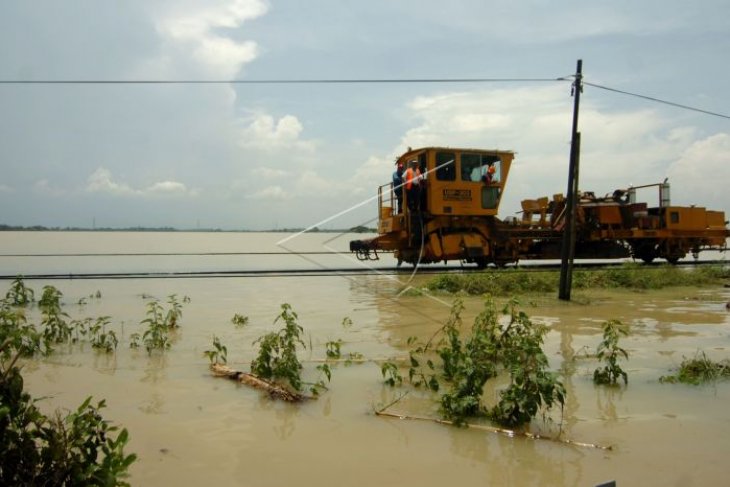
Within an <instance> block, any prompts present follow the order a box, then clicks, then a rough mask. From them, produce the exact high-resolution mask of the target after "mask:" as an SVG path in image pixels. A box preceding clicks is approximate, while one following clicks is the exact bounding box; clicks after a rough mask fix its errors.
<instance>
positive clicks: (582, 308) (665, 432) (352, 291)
mask: <svg viewBox="0 0 730 487" xmlns="http://www.w3.org/2000/svg"><path fill="white" fill-rule="evenodd" d="M224 237H225V236H224ZM68 238H70V239H71V240H73V237H68ZM135 238H136V237H135ZM201 238H202V237H201ZM4 244H8V242H7V241H6V242H4ZM14 244H17V245H19V246H20V245H21V244H22V243H17V242H15V243H14V242H10V243H9V244H8V245H5V246H4V248H3V250H4V252H5V253H11V252H8V250H7V249H8V248H11V247H12V245H14ZM22 245H25V244H22ZM39 245H40V244H39ZM216 245H217V246H218V247H217V248H227V247H226V246H227V245H233V244H230V242H222V241H218V243H217V244H216ZM41 247H42V246H41ZM92 247H93V246H92ZM143 247H144V246H142V247H141V248H143ZM69 248H71V247H69ZM145 248H146V247H145ZM186 259H187V258H186ZM29 262H30V263H31V264H32V266H37V267H38V268H41V267H42V266H43V265H44V263H43V262H38V260H37V259H33V260H28V261H26V262H20V263H19V262H18V261H17V260H13V261H12V262H10V261H9V260H7V259H6V260H0V270H1V268H2V266H5V267H7V268H12V269H13V271H14V272H17V271H15V270H14V269H15V268H17V267H24V266H27V265H29ZM53 265H55V266H58V267H62V266H64V265H65V266H69V267H74V268H78V267H77V263H74V264H73V265H71V264H69V263H68V261H66V262H60V263H59V262H55V263H54V264H53ZM136 265H141V264H140V263H139V262H137V263H136ZM181 265H182V266H185V265H187V263H183V264H181ZM196 265H197V266H201V267H202V266H204V264H201V263H194V264H193V267H194V266H196ZM221 265H224V263H221ZM82 266H86V267H87V268H92V267H93V266H94V264H93V263H89V262H88V261H86V262H85V263H84V262H82ZM103 266H105V268H126V267H128V266H129V261H124V262H118V261H117V262H104V263H103ZM20 270H22V269H20ZM135 270H137V269H135ZM407 279H408V275H402V276H399V277H398V278H394V277H392V276H382V275H380V276H379V275H368V276H346V277H342V276H329V277H325V276H309V277H301V276H299V277H247V278H241V277H235V278H215V279H188V278H185V279H113V280H112V279H106V280H69V279H65V280H56V281H31V282H29V283H28V284H30V285H31V286H32V287H33V288H34V289H36V291H37V292H39V291H40V289H41V287H42V286H43V285H44V284H49V283H50V284H53V285H55V286H57V287H58V288H59V289H61V290H62V291H63V293H64V302H65V303H66V305H65V309H66V311H67V312H68V313H69V314H70V315H71V317H72V318H81V317H85V316H100V315H109V316H111V317H112V321H113V324H112V327H113V329H115V330H116V331H117V333H118V334H119V336H120V345H119V348H118V349H117V351H116V353H114V354H100V353H97V352H96V351H94V350H93V349H92V348H91V347H90V346H89V345H88V344H82V345H76V346H72V347H61V348H60V349H59V350H58V351H57V353H55V354H54V355H52V356H51V357H48V358H45V359H40V360H34V361H29V362H26V363H25V368H24V375H25V378H26V386H27V388H28V390H29V391H30V392H31V393H32V394H33V395H34V396H36V397H45V399H44V400H43V401H42V402H41V405H42V407H43V408H44V409H45V410H46V411H49V412H50V411H52V410H53V409H54V408H57V407H60V408H68V409H71V408H75V407H76V406H78V405H79V404H80V403H81V402H82V401H83V400H84V399H85V398H86V397H87V396H89V395H93V396H94V397H95V398H98V399H101V398H104V399H106V402H107V408H106V409H105V410H104V411H105V412H104V415H105V417H106V418H107V419H109V420H111V421H113V422H114V423H116V424H118V425H123V426H124V427H126V428H127V429H128V430H129V432H130V436H131V440H130V443H129V445H128V448H127V449H128V451H130V452H132V451H133V452H135V453H137V455H138V456H139V460H138V461H137V462H136V463H135V464H134V465H133V466H132V468H131V475H132V476H131V479H130V480H131V483H132V485H168V484H172V485H174V484H177V485H201V484H208V485H213V484H215V485H251V486H281V485H301V486H307V485H333V484H336V483H337V484H346V485H363V486H366V485H367V486H370V485H399V486H403V485H418V486H430V485H434V486H435V485H440V486H443V485H452V484H458V485H535V486H537V485H571V486H573V485H574V486H586V485H587V486H590V485H596V484H599V483H601V482H605V481H608V480H616V481H617V483H618V485H725V484H727V482H728V480H727V479H728V475H729V474H730V466H729V464H728V462H727V455H728V453H729V452H730V412H729V409H728V407H727V404H728V400H729V399H730V384H728V383H727V382H720V383H716V384H712V385H708V386H701V387H692V386H686V385H680V384H675V385H673V384H660V383H659V382H658V378H659V377H660V376H661V375H665V374H668V373H670V372H671V371H672V368H673V367H676V366H677V365H678V364H679V363H680V362H681V360H682V358H683V357H691V356H693V355H694V354H695V353H696V352H697V351H698V350H704V351H705V352H706V353H707V354H708V356H710V357H711V358H714V359H721V358H726V357H730V326H729V325H730V313H728V312H727V311H726V309H725V303H726V302H727V301H728V299H730V290H728V289H724V288H715V289H672V290H666V291H659V292H656V291H652V292H646V293H636V292H628V291H610V292H609V291H593V292H590V293H577V295H576V296H575V299H574V302H572V303H563V302H560V301H558V300H557V299H555V297H554V296H545V295H542V296H529V297H523V298H521V301H522V309H524V310H525V311H526V312H527V313H528V314H529V315H530V316H531V318H532V319H533V320H535V321H539V322H541V323H545V324H546V325H548V326H549V329H550V332H549V334H548V336H547V339H546V346H545V349H546V352H547V355H548V357H549V359H550V361H551V367H552V368H553V369H554V370H558V371H560V372H561V373H562V374H563V379H564V382H565V385H566V388H567V391H568V399H567V403H566V407H565V410H564V411H563V414H562V417H561V414H560V412H554V413H553V414H552V415H551V416H552V419H553V421H552V422H551V421H548V422H543V421H542V419H537V420H535V421H534V422H533V424H532V426H531V430H532V431H534V432H539V433H542V434H545V435H556V434H557V433H559V431H562V437H564V438H569V439H572V440H576V441H581V442H586V443H595V444H600V445H611V446H613V450H611V451H604V450H599V449H593V448H585V447H578V446H571V445H566V444H563V443H558V442H554V441H548V440H530V439H526V438H522V437H508V436H504V435H499V434H495V433H490V432H486V431H482V430H475V429H464V428H454V427H449V426H444V425H439V424H435V423H430V422H423V421H410V420H398V419H388V418H380V417H377V416H375V415H374V414H373V410H374V408H377V407H379V406H380V405H382V404H386V403H388V402H390V401H391V400H393V399H394V398H395V397H396V396H397V395H398V394H399V393H401V392H402V391H403V390H407V388H403V389H400V390H399V389H392V388H390V387H387V386H384V385H383V384H382V377H381V374H380V368H379V364H378V363H377V360H382V359H385V358H403V357H407V350H408V347H407V345H406V340H407V339H408V337H410V336H419V337H423V338H426V337H429V336H430V335H431V334H432V333H433V331H434V330H436V329H437V328H438V327H439V326H440V324H441V323H443V322H444V321H445V319H446V318H447V317H448V314H449V305H450V304H451V302H452V299H453V298H450V297H444V296H441V297H436V298H431V297H423V296H422V297H399V296H398V292H399V291H400V290H401V289H402V286H403V283H404V282H405V281H407ZM424 279H426V278H425V277H424ZM421 282H422V280H421V278H420V277H419V276H416V278H415V279H414V281H413V282H412V283H411V284H413V285H418V284H420V283H421ZM0 284H2V285H3V286H4V287H7V284H9V282H7V281H6V282H0ZM97 290H98V291H100V292H101V294H102V297H101V298H100V299H95V298H87V304H86V305H83V306H81V305H78V304H74V303H76V302H77V301H78V300H79V299H80V298H82V297H88V296H90V295H92V294H94V293H96V291H97ZM173 293H176V294H177V295H178V296H179V297H182V296H183V295H186V296H189V297H190V298H191V302H190V303H187V304H185V305H184V308H183V317H182V322H181V328H180V330H179V331H178V332H176V334H175V336H174V343H173V345H172V348H171V349H170V350H169V351H167V352H165V353H164V354H153V356H151V357H150V356H148V354H147V353H146V351H144V350H143V349H142V350H131V349H129V348H128V343H129V335H130V334H131V333H134V332H140V331H141V330H142V326H141V325H140V324H139V322H140V320H142V319H144V314H145V303H146V302H147V301H146V300H145V299H144V297H145V296H154V297H157V298H159V299H161V300H163V301H164V300H165V299H166V297H167V296H168V295H170V294H173ZM501 302H503V300H500V303H501ZM281 303H289V304H291V305H292V307H293V309H294V310H295V311H296V312H297V314H298V316H299V322H300V324H301V325H302V326H303V327H304V329H305V333H306V335H307V339H306V341H307V344H308V345H309V344H311V346H312V350H307V351H304V352H302V353H301V354H300V358H301V359H302V361H303V362H304V366H305V377H306V378H308V379H312V380H314V379H316V378H317V374H316V373H315V367H316V365H317V364H318V363H319V362H317V360H319V359H321V358H323V357H324V347H325V343H326V342H327V341H329V340H336V339H342V340H343V345H342V352H343V354H347V353H350V352H358V353H361V354H363V356H365V357H366V358H372V359H376V362H365V363H362V364H353V365H350V366H345V365H344V364H340V365H337V366H335V367H333V375H332V382H331V384H330V390H329V391H327V392H325V393H324V394H322V396H321V397H320V398H319V399H318V400H316V401H311V402H308V403H305V404H301V405H289V404H281V403H277V402H272V401H271V400H270V399H268V398H267V397H265V396H262V394H260V393H259V392H257V391H255V390H251V389H249V388H248V387H246V386H241V385H237V384H235V383H232V382H230V381H228V380H225V379H219V378H214V377H211V376H210V374H209V372H208V369H207V359H206V358H205V357H203V351H204V350H206V349H209V348H211V343H212V337H213V335H216V336H218V337H220V339H221V341H222V342H223V343H224V344H225V345H226V346H227V347H228V358H229V363H230V364H231V366H233V367H234V368H238V369H241V370H248V367H249V363H250V360H251V358H252V357H253V355H254V353H255V351H254V346H253V345H252V342H253V341H254V340H255V339H256V338H257V337H258V336H260V335H262V334H263V333H265V332H268V331H271V330H273V329H274V327H273V325H272V322H273V320H274V318H275V317H276V316H277V314H278V313H279V312H280V305H281ZM465 304H466V311H465V313H464V315H463V316H464V321H465V323H467V324H470V323H471V319H472V318H473V317H474V316H475V315H476V314H477V313H478V312H479V310H480V309H481V307H482V305H483V300H482V298H478V297H473V298H465ZM234 313H239V314H243V315H246V316H248V317H249V320H250V324H249V325H248V326H246V327H245V328H243V329H237V328H236V327H234V325H233V324H232V323H231V322H230V320H231V318H232V316H233V315H234ZM344 317H349V318H350V319H351V320H352V322H353V324H352V326H350V327H347V328H345V327H343V326H342V320H343V318H344ZM610 318H616V319H620V320H622V321H623V322H624V323H628V324H630V326H631V335H630V336H629V337H627V338H624V339H622V341H621V344H622V346H624V347H625V348H626V349H627V350H628V351H629V354H630V360H629V361H628V362H627V363H625V364H622V365H623V366H624V368H625V369H626V370H627V371H628V374H629V385H628V387H625V388H624V387H622V388H617V389H611V388H605V387H596V386H594V385H593V382H592V380H591V378H592V372H593V369H594V368H595V367H596V363H595V362H594V361H593V360H591V359H586V358H582V356H583V355H584V354H585V353H586V352H587V351H588V352H590V351H593V350H594V349H595V347H596V346H597V344H598V342H599V341H600V325H601V323H602V322H603V321H604V320H606V319H610ZM495 394H496V391H495V390H494V388H489V389H488V390H487V392H486V393H485V400H486V402H488V403H491V402H493V401H494V400H495ZM391 410H392V411H393V412H397V413H402V414H409V415H420V416H430V417H438V406H437V403H436V401H435V397H434V396H431V395H429V394H425V393H419V392H412V393H410V394H409V395H408V396H407V397H406V398H405V399H403V400H402V401H400V402H398V403H397V404H395V405H394V406H392V408H391Z"/></svg>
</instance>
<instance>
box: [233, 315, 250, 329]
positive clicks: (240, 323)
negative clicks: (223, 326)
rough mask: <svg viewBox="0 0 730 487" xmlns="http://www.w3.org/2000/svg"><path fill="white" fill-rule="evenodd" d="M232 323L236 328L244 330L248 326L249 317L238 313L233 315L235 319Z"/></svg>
mask: <svg viewBox="0 0 730 487" xmlns="http://www.w3.org/2000/svg"><path fill="white" fill-rule="evenodd" d="M231 323H233V324H234V325H236V328H243V327H244V326H246V325H247V324H248V316H243V315H240V314H238V313H236V314H234V315H233V318H231Z"/></svg>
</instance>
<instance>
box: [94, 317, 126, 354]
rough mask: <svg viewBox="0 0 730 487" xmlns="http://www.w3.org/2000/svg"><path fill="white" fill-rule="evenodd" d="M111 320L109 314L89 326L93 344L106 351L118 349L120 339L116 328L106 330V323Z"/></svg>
mask: <svg viewBox="0 0 730 487" xmlns="http://www.w3.org/2000/svg"><path fill="white" fill-rule="evenodd" d="M110 322H111V318H110V317H109V316H100V317H99V318H97V319H96V322H95V323H94V324H92V325H90V326H89V339H90V341H91V346H92V347H94V348H96V349H98V350H102V351H104V352H107V353H109V352H111V351H112V350H116V348H117V345H118V344H119V340H118V339H117V335H116V333H114V330H109V331H106V325H108V324H109V323H110Z"/></svg>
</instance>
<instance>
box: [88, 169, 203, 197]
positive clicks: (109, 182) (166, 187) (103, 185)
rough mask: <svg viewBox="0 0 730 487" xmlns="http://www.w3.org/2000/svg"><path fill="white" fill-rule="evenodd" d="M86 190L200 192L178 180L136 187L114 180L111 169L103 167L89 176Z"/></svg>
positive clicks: (158, 193) (133, 193) (142, 193)
mask: <svg viewBox="0 0 730 487" xmlns="http://www.w3.org/2000/svg"><path fill="white" fill-rule="evenodd" d="M86 191H88V192H90V193H109V194H113V195H117V196H179V195H187V196H196V195H197V194H198V191H197V190H189V189H188V188H187V187H186V186H185V184H183V183H181V182H178V181H159V182H155V183H152V184H150V185H149V186H147V187H146V188H144V189H135V188H133V187H131V186H129V185H128V184H124V183H118V182H116V181H114V179H113V178H112V173H111V171H109V170H108V169H106V168H103V167H100V168H98V169H97V170H96V171H94V173H93V174H91V176H89V178H88V180H87V184H86Z"/></svg>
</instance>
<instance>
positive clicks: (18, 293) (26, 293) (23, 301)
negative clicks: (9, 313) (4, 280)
mask: <svg viewBox="0 0 730 487" xmlns="http://www.w3.org/2000/svg"><path fill="white" fill-rule="evenodd" d="M5 299H7V300H8V301H9V302H10V304H13V305H15V306H28V305H29V304H32V303H33V302H35V291H33V289H31V288H29V287H27V286H26V285H25V283H24V282H23V278H22V277H21V276H18V277H16V278H15V280H14V281H13V282H12V284H11V285H10V289H8V292H7V293H6V294H5Z"/></svg>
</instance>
